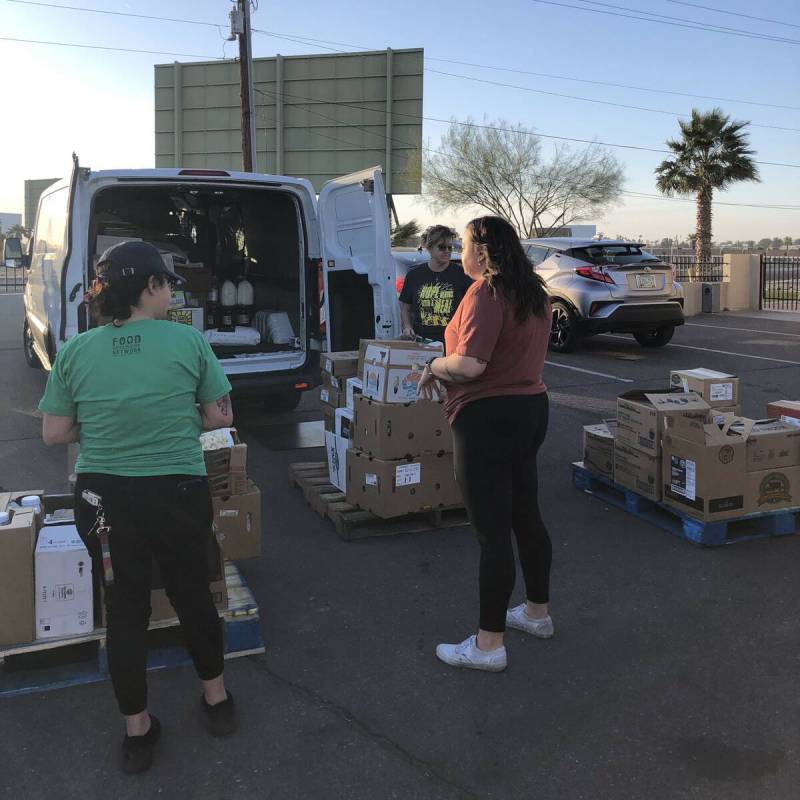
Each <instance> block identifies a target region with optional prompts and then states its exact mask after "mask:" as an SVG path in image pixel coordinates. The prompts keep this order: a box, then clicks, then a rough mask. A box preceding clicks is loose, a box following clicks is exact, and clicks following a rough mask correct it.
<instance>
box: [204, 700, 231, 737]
mask: <svg viewBox="0 0 800 800" xmlns="http://www.w3.org/2000/svg"><path fill="white" fill-rule="evenodd" d="M227 694H228V698H227V700H223V701H222V702H221V703H215V704H214V705H213V706H210V705H209V704H208V703H207V702H206V698H205V696H204V697H203V698H202V699H203V711H205V712H206V727H207V728H208V732H209V733H210V734H211V735H212V736H218V737H219V736H228V735H229V734H231V733H233V732H234V731H235V730H236V709H235V707H234V705H233V695H232V694H231V693H230V692H228V693H227Z"/></svg>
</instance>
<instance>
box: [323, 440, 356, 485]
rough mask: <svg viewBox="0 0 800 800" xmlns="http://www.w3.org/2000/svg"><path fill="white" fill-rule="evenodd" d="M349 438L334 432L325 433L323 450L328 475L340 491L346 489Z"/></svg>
mask: <svg viewBox="0 0 800 800" xmlns="http://www.w3.org/2000/svg"><path fill="white" fill-rule="evenodd" d="M349 447H350V440H349V439H346V438H345V437H344V436H337V435H336V434H335V433H330V432H326V433H325V450H326V451H327V455H328V477H329V479H330V482H331V483H332V484H333V485H334V486H335V487H336V488H337V489H338V490H339V491H340V492H346V491H347V450H348V449H349Z"/></svg>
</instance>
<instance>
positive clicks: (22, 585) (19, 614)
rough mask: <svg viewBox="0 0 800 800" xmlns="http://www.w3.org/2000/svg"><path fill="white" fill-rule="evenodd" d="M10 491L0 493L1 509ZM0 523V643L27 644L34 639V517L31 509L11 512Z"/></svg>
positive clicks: (35, 526)
mask: <svg viewBox="0 0 800 800" xmlns="http://www.w3.org/2000/svg"><path fill="white" fill-rule="evenodd" d="M10 500H11V494H10V493H0V511H5V510H6V508H7V506H8V503H9V502H10ZM9 513H11V521H10V522H9V523H8V524H7V525H2V526H0V645H8V644H27V643H28V642H32V641H33V640H34V639H35V638H36V625H35V614H34V602H33V598H34V584H33V554H34V549H35V547H36V530H37V520H36V514H35V513H34V510H33V509H24V510H22V511H13V512H9Z"/></svg>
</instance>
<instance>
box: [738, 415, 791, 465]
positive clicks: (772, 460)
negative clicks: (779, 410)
mask: <svg viewBox="0 0 800 800" xmlns="http://www.w3.org/2000/svg"><path fill="white" fill-rule="evenodd" d="M730 429H731V431H733V432H735V433H739V434H741V435H743V436H744V437H745V438H746V440H747V442H746V453H747V458H746V461H745V465H746V469H747V471H748V472H760V471H762V470H768V469H782V468H784V467H796V466H800V428H796V427H795V426H794V425H790V424H788V423H786V422H783V421H782V420H779V419H764V420H746V419H743V420H737V421H736V422H734V423H733V424H732V425H731V427H730Z"/></svg>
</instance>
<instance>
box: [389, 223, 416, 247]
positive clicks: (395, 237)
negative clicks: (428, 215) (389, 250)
mask: <svg viewBox="0 0 800 800" xmlns="http://www.w3.org/2000/svg"><path fill="white" fill-rule="evenodd" d="M420 230H421V229H420V227H419V223H418V222H417V221H416V220H415V219H412V220H410V221H409V222H404V223H402V224H401V225H395V227H394V228H392V247H403V246H406V245H410V244H412V243H413V242H416V239H417V237H418V236H419V233H420Z"/></svg>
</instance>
